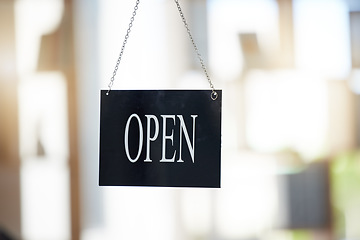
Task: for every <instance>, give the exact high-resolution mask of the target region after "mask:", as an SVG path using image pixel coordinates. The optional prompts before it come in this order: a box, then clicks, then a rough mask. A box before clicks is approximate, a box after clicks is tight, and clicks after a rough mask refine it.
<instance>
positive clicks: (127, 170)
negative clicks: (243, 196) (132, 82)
mask: <svg viewBox="0 0 360 240" xmlns="http://www.w3.org/2000/svg"><path fill="white" fill-rule="evenodd" d="M210 93H211V91H209V90H112V91H111V92H110V94H109V95H106V91H105V90H103V91H101V112H100V165H99V170H100V174H99V184H100V185H101V186H117V185H118V186H168V187H220V167H221V161H220V159H221V91H217V93H218V98H217V99H216V100H212V99H211V97H210Z"/></svg>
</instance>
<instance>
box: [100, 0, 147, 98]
mask: <svg viewBox="0 0 360 240" xmlns="http://www.w3.org/2000/svg"><path fill="white" fill-rule="evenodd" d="M139 3H140V0H136V5H135V7H134V11H133V13H132V17H131V18H130V23H129V27H128V29H127V31H126V35H125V39H124V42H123V44H122V47H121V51H120V54H119V58H118V60H117V61H116V65H115V69H114V72H113V75H112V77H111V79H110V82H109V84H108V87H109V89H108V91H107V93H106V95H109V93H110V91H111V87H112V86H113V84H114V80H115V75H116V72H117V70H118V69H119V64H120V61H121V58H122V55H123V54H124V49H125V45H126V43H127V40H128V38H129V34H130V32H131V28H132V26H133V22H134V20H135V16H136V11H137V10H138V8H139Z"/></svg>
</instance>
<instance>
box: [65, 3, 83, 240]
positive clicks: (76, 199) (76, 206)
mask: <svg viewBox="0 0 360 240" xmlns="http://www.w3.org/2000/svg"><path fill="white" fill-rule="evenodd" d="M64 3H65V8H64V16H63V23H62V24H63V26H62V37H63V39H62V41H63V42H62V43H63V44H64V48H63V49H64V52H63V55H62V59H61V65H62V68H63V72H64V74H65V76H66V80H67V93H68V123H69V130H68V131H69V155H70V156H69V157H70V159H69V165H70V204H71V205H70V208H71V239H72V240H79V239H80V233H81V209H80V176H79V172H80V169H79V147H78V146H79V144H78V139H79V138H78V101H77V79H76V68H75V52H74V8H73V6H74V3H73V1H72V0H65V1H64Z"/></svg>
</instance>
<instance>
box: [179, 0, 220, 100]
mask: <svg viewBox="0 0 360 240" xmlns="http://www.w3.org/2000/svg"><path fill="white" fill-rule="evenodd" d="M174 1H175V3H176V6H177V9H178V11H179V14H180V17H181V19H182V21H183V23H184V26H185V28H186V31H187V33H188V36H189V38H190V41H191V43H192V45H193V47H194V49H195V52H196V55H197V57H198V59H199V61H200V64H201V67H202V69H203V71H204V73H205V76H206V79H207V80H208V82H209V85H210V88H211V91H212V92H211V99H212V100H216V99H217V97H218V94H217V92H216V91H215V87H214V85H213V84H212V82H211V79H210V76H209V73H208V71H207V69H206V66H205V63H204V60H203V58H202V56H201V54H200V51H199V49H198V47H197V45H196V43H195V40H194V38H193V36H192V34H191V31H190V28H189V25H188V23H187V21H186V19H185V16H184V13H183V11H182V9H181V6H180V3H179V0H174Z"/></svg>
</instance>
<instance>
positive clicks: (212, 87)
mask: <svg viewBox="0 0 360 240" xmlns="http://www.w3.org/2000/svg"><path fill="white" fill-rule="evenodd" d="M174 1H175V3H176V6H177V9H178V11H179V14H180V17H181V19H182V21H183V23H184V26H185V28H186V31H187V33H188V36H189V38H190V40H191V43H192V45H193V47H194V49H195V52H196V55H197V57H198V59H199V61H200V64H201V67H202V69H203V71H204V73H205V76H206V79H207V81H208V82H209V85H210V88H211V91H212V92H211V99H212V100H216V99H217V98H218V94H217V92H216V91H215V87H214V85H213V84H212V82H211V79H210V76H209V73H208V71H207V69H206V66H205V63H204V60H203V58H202V56H201V54H200V51H199V49H198V47H197V45H196V43H195V40H194V38H193V36H192V34H191V31H190V28H189V25H188V23H187V21H186V19H185V16H184V13H183V11H182V9H181V6H180V3H179V0H174ZM139 3H140V0H137V1H136V5H135V7H134V11H133V13H132V17H131V18H130V23H129V27H128V29H127V31H126V35H125V39H124V42H123V44H122V47H121V51H120V54H119V57H118V60H117V61H116V65H115V69H114V72H113V75H112V77H111V79H110V82H109V84H108V87H109V89H108V91H107V93H106V95H109V93H110V91H111V87H112V86H113V84H114V80H115V75H116V72H117V70H118V69H119V64H120V61H121V58H122V55H123V54H124V49H125V46H126V43H127V40H128V38H129V34H130V32H131V28H132V26H133V22H134V20H135V16H136V11H137V10H138V8H139Z"/></svg>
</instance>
